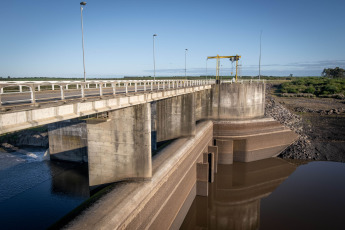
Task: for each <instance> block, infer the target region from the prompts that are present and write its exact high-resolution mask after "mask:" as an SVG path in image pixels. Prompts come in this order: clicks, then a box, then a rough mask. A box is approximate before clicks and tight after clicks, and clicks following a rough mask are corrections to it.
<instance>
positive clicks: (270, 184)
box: [181, 158, 296, 229]
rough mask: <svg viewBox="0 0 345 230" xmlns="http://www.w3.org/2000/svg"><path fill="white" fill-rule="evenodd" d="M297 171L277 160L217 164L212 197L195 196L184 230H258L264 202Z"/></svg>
mask: <svg viewBox="0 0 345 230" xmlns="http://www.w3.org/2000/svg"><path fill="white" fill-rule="evenodd" d="M295 169H296V166H295V165H293V164H290V163H288V162H286V161H284V160H281V159H277V158H271V159H267V160H261V161H256V162H251V163H239V162H235V163H234V164H233V165H218V173H217V174H216V175H215V180H214V182H213V183H210V184H209V196H208V197H202V196H196V198H195V200H194V202H193V204H192V206H191V208H190V210H189V212H188V214H187V216H186V218H185V220H184V222H183V224H182V226H181V229H258V228H259V227H260V201H261V199H262V198H264V197H267V196H269V195H270V194H271V193H272V192H273V191H274V190H275V189H276V188H277V187H278V186H279V185H280V184H281V183H282V182H283V181H284V180H285V179H287V178H288V177H289V175H290V174H291V173H293V172H294V171H295Z"/></svg>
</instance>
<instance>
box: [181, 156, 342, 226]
mask: <svg viewBox="0 0 345 230" xmlns="http://www.w3.org/2000/svg"><path fill="white" fill-rule="evenodd" d="M344 210H345V164H344V163H336V162H310V163H308V164H306V165H301V166H296V165H295V164H292V163H289V162H287V161H284V160H282V159H278V158H271V159H267V160H261V161H257V162H251V163H237V162H236V163H234V164H233V165H219V168H218V173H217V174H216V175H215V181H214V182H213V183H209V196H208V197H201V196H197V197H196V198H195V200H194V202H193V204H192V206H191V208H190V210H189V212H188V214H187V216H186V218H185V220H184V222H183V224H182V226H181V228H180V229H344V226H345V216H344V215H345V213H344Z"/></svg>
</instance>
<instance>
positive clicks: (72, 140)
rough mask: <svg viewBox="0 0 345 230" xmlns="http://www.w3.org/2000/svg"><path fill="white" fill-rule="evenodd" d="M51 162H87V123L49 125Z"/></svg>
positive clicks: (70, 121)
mask: <svg viewBox="0 0 345 230" xmlns="http://www.w3.org/2000/svg"><path fill="white" fill-rule="evenodd" d="M48 136H49V153H50V159H51V160H62V161H72V162H87V161H88V157H87V151H88V150H87V146H88V145H87V131H86V122H85V121H83V120H79V119H73V120H67V121H60V122H55V123H51V124H49V125H48Z"/></svg>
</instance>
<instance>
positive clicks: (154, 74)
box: [152, 34, 157, 80]
mask: <svg viewBox="0 0 345 230" xmlns="http://www.w3.org/2000/svg"><path fill="white" fill-rule="evenodd" d="M156 36H157V34H153V36H152V37H153V80H156V60H155V37H156Z"/></svg>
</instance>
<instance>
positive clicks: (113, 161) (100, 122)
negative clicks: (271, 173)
mask: <svg viewBox="0 0 345 230" xmlns="http://www.w3.org/2000/svg"><path fill="white" fill-rule="evenodd" d="M213 83H214V82H212V81H206V80H203V81H200V80H198V81H181V80H175V81H174V80H167V81H156V82H154V81H115V82H111V81H104V82H101V81H99V82H62V83H61V82H60V83H57V82H49V83H48V82H33V83H30V84H29V83H23V82H20V83H16V84H14V83H13V82H7V83H2V84H1V85H0V88H1V90H2V92H3V94H2V99H3V98H4V97H5V96H6V97H7V98H9V96H10V95H12V97H13V98H15V97H16V94H15V93H14V92H7V93H6V88H10V87H12V89H13V87H17V92H16V93H17V94H18V93H19V94H22V93H23V87H29V88H30V90H29V93H30V95H31V98H30V102H29V104H24V105H25V106H29V107H27V108H26V109H24V110H23V109H21V107H20V105H21V104H20V103H19V102H15V101H14V102H13V101H11V103H12V105H11V103H9V101H7V103H8V104H10V106H9V105H7V106H5V105H3V106H2V107H5V108H7V110H9V111H6V110H5V111H3V112H2V113H1V114H0V133H6V132H11V131H17V130H21V129H25V128H30V127H35V126H39V125H44V124H49V125H48V129H49V151H50V157H51V159H52V160H64V161H77V162H88V164H89V182H90V186H98V185H102V184H107V183H111V182H114V181H119V180H124V179H129V178H137V179H138V178H141V179H149V178H151V177H152V151H155V150H156V148H157V142H161V141H167V140H173V139H176V138H180V137H193V136H195V130H196V129H195V127H196V123H197V122H200V121H202V120H212V121H214V122H213V124H214V141H213V142H214V145H215V146H218V149H219V155H218V153H217V154H216V155H215V156H214V157H216V162H217V163H220V164H232V162H233V160H235V161H243V162H247V161H253V160H258V159H263V158H267V157H271V156H273V155H276V154H278V153H279V152H280V151H281V150H282V149H283V148H285V147H286V145H287V144H290V143H291V141H292V140H293V138H289V135H290V130H287V129H286V128H284V127H282V126H281V125H279V124H278V123H276V122H274V121H272V120H269V121H268V120H267V119H266V120H265V119H262V118H263V116H264V110H265V84H264V82H258V81H255V82H253V81H248V82H239V83H233V84H232V83H223V84H218V85H215V84H213ZM47 85H49V86H50V90H45V94H51V93H54V92H52V91H54V85H58V86H59V88H60V91H61V95H62V96H61V98H60V99H59V100H57V101H51V100H50V99H49V98H48V99H41V101H42V103H40V102H37V101H36V99H35V98H36V96H35V95H36V94H37V93H39V92H40V90H41V89H42V88H44V86H47ZM73 85H74V87H72V88H73V90H74V91H80V95H79V96H80V97H79V98H78V97H76V96H73V97H72V98H71V99H70V100H66V98H65V97H64V96H63V95H65V90H67V91H68V86H70V88H71V86H73ZM92 85H94V86H95V88H94V89H93V90H97V91H99V95H98V96H97V97H96V98H95V97H91V98H89V97H87V96H86V94H85V91H86V90H87V89H90V86H92ZM148 86H149V87H148ZM116 87H117V88H118V89H121V90H124V91H123V93H119V90H118V91H116ZM130 87H132V88H130ZM91 89H92V88H91ZM4 90H5V91H4ZM107 90H108V91H109V90H110V93H109V94H108V95H106V93H104V92H108V91H107ZM130 91H132V92H130ZM47 101H48V103H47ZM2 104H4V103H2ZM9 108H10V109H9ZM18 108H19V109H18ZM253 119H254V120H253ZM255 119H256V120H255ZM229 121H231V122H229ZM259 137H260V138H261V141H257V139H258V138H259ZM290 137H291V135H290ZM292 137H294V136H292ZM259 143H260V144H259ZM216 165H217V164H215V167H216Z"/></svg>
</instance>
